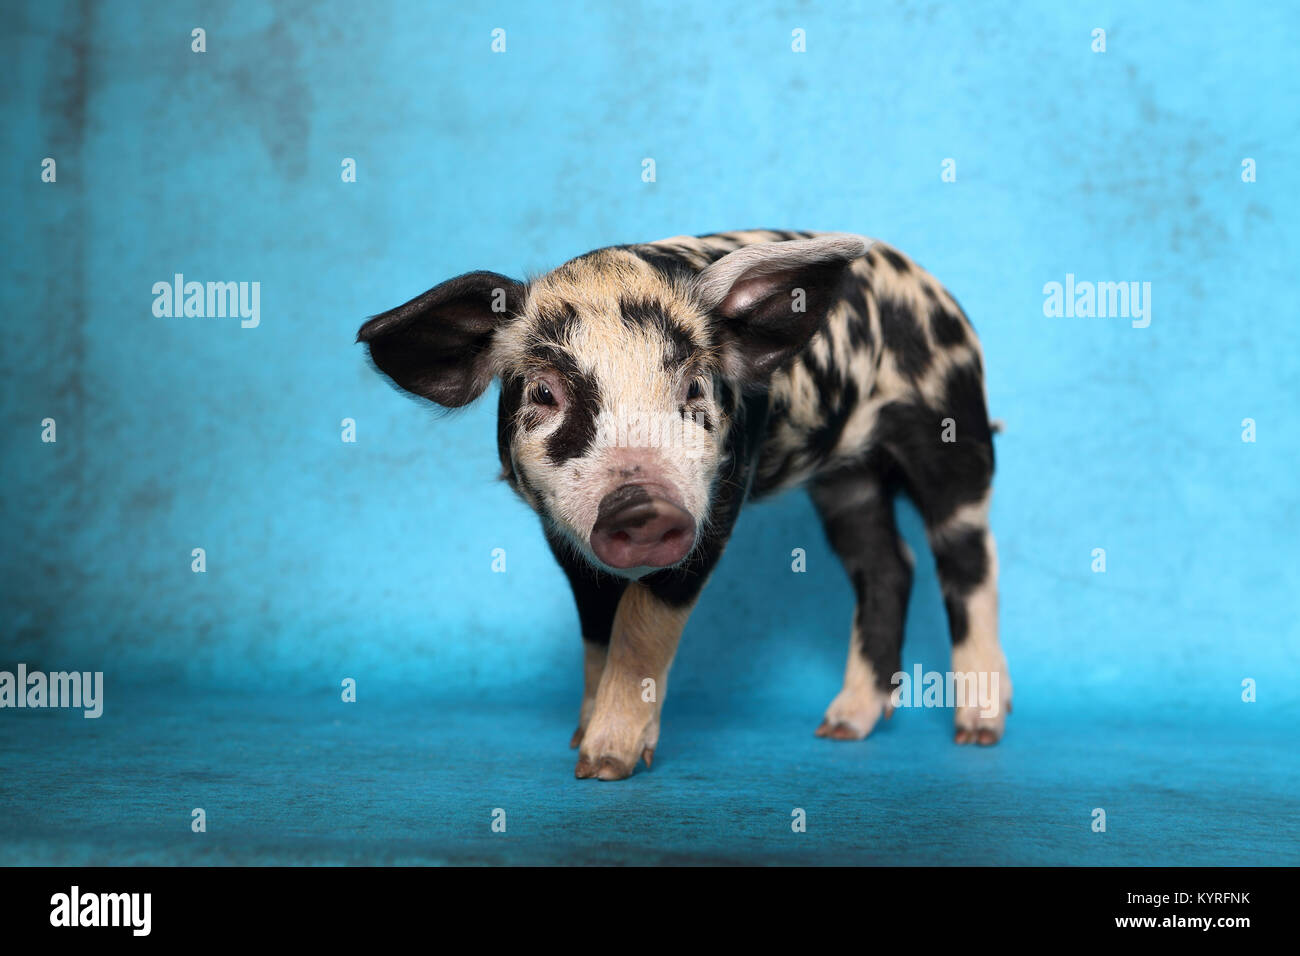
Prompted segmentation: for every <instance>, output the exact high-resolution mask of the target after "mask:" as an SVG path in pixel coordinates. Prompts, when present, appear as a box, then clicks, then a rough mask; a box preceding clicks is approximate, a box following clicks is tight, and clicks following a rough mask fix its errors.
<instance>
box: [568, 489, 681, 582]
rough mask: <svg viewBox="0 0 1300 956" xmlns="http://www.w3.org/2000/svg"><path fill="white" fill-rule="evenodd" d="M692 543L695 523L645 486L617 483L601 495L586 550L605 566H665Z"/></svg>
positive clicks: (656, 490)
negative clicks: (589, 548)
mask: <svg viewBox="0 0 1300 956" xmlns="http://www.w3.org/2000/svg"><path fill="white" fill-rule="evenodd" d="M694 544H695V519H694V518H692V517H691V516H690V515H689V514H688V513H687V512H686V510H685V509H683V508H682V507H681V506H680V505H678V504H677V503H676V502H674V501H672V500H670V499H669V498H668V496H667V495H666V494H665V493H663V492H662V491H660V490H659V489H657V488H653V487H651V486H648V485H623V486H622V487H619V488H616V489H614V490H613V491H611V492H610V493H609V494H607V495H606V496H605V497H604V498H603V499H601V502H600V510H599V511H598V512H597V516H596V525H595V527H593V528H592V529H591V550H592V551H594V552H595V553H596V557H597V558H599V559H600V560H601V561H603V562H604V563H605V564H606V565H608V566H609V567H611V568H620V569H625V568H666V567H668V566H670V565H673V564H676V563H677V562H678V561H680V560H681V559H682V558H684V557H686V555H687V554H689V553H690V550H691V547H692V546H693V545H694Z"/></svg>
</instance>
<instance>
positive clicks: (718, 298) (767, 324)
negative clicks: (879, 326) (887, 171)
mask: <svg viewBox="0 0 1300 956" xmlns="http://www.w3.org/2000/svg"><path fill="white" fill-rule="evenodd" d="M870 245H871V240H869V239H864V238H863V237H861V236H854V235H850V234H849V233H834V234H831V235H826V236H819V237H817V238H815V239H795V240H792V241H789V242H765V243H760V244H757V245H752V246H745V247H743V248H741V249H737V250H736V251H735V252H731V253H728V254H727V255H725V256H723V257H722V258H721V259H719V260H718V261H717V262H715V263H713V264H712V265H710V266H708V267H707V268H705V269H704V270H703V271H702V272H700V274H699V275H698V276H697V277H696V278H695V281H694V284H693V291H694V293H695V297H696V299H697V301H699V302H700V303H701V304H702V305H703V306H704V307H705V308H707V309H709V310H710V311H711V312H712V313H713V321H714V336H715V338H716V341H717V343H718V346H719V348H720V350H721V353H722V372H723V375H725V376H726V377H728V378H731V379H734V380H737V381H740V382H742V383H745V384H761V383H762V382H764V381H766V379H767V378H768V377H769V376H771V374H772V373H773V372H775V371H776V370H777V369H778V368H780V367H781V365H782V364H783V363H784V362H786V361H787V360H789V359H790V358H792V357H793V356H794V355H795V354H796V353H797V352H798V351H799V350H800V349H802V348H803V347H804V345H806V344H807V342H808V340H809V339H810V338H811V337H812V335H813V333H814V332H816V331H817V330H818V329H819V328H821V325H822V322H823V321H824V320H825V318H826V312H827V310H828V309H829V308H830V305H831V303H832V302H833V301H834V300H835V296H836V293H837V292H838V290H839V286H840V282H841V281H842V280H843V278H844V274H845V272H846V270H847V269H848V267H849V263H850V262H852V261H853V260H854V259H856V258H858V257H859V256H861V255H863V254H864V253H865V252H866V251H867V247H868V246H870Z"/></svg>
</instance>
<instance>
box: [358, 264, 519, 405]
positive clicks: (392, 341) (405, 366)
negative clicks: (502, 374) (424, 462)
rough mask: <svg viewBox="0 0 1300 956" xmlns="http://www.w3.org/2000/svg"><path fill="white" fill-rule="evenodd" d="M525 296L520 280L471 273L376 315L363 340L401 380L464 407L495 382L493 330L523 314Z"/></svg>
mask: <svg viewBox="0 0 1300 956" xmlns="http://www.w3.org/2000/svg"><path fill="white" fill-rule="evenodd" d="M523 298H524V287H523V284H522V283H520V282H516V281H515V280H514V279H508V278H506V277H505V276H503V275H497V274H496V273H495V272H468V273H466V274H465V275H463V276H457V277H456V278H455V279H448V280H447V281H446V282H444V283H443V284H442V285H439V286H435V287H434V288H432V289H430V290H429V291H428V292H426V293H424V294H423V295H420V296H417V297H415V298H414V299H412V300H411V301H410V302H407V303H406V304H405V305H399V306H398V307H397V308H395V309H392V310H390V311H388V312H385V313H384V314H383V315H377V316H375V317H374V318H373V319H371V320H370V321H369V322H367V323H366V324H365V325H363V326H361V331H359V332H358V333H357V341H358V342H364V343H366V345H367V346H368V347H369V349H370V357H371V359H373V360H374V363H375V366H376V367H377V368H378V369H379V371H381V372H383V373H384V374H385V375H387V376H388V377H389V378H390V379H392V380H393V382H394V383H395V384H396V385H398V386H399V387H401V388H404V389H406V391H408V392H412V393H414V394H416V395H419V396H421V397H423V398H427V399H429V400H431V401H434V402H437V403H438V404H439V405H445V406H447V407H448V408H459V407H460V406H461V405H466V404H468V403H469V402H472V401H473V400H474V399H476V398H478V396H479V395H481V394H482V393H483V390H484V389H485V388H487V386H488V383H489V382H490V381H492V363H491V358H490V350H491V346H492V336H493V334H494V333H495V332H496V330H497V328H498V327H499V326H500V325H501V324H502V323H503V322H505V321H507V320H508V319H509V318H510V317H511V316H513V315H515V314H517V313H518V311H519V309H520V307H521V306H522V304H523Z"/></svg>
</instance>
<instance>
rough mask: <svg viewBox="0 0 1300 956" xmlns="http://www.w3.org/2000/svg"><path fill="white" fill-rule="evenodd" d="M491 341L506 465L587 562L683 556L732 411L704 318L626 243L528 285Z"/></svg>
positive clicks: (647, 563) (663, 560)
mask: <svg viewBox="0 0 1300 956" xmlns="http://www.w3.org/2000/svg"><path fill="white" fill-rule="evenodd" d="M496 347H497V349H498V352H497V356H498V361H499V362H500V372H499V374H500V376H501V379H502V398H501V408H500V414H501V422H500V429H501V434H502V441H503V448H502V458H503V465H504V466H505V469H506V474H507V477H509V478H510V480H511V481H512V483H513V485H514V487H515V488H516V489H517V490H518V491H519V493H520V494H521V495H523V497H524V498H525V499H526V500H527V501H528V502H529V504H531V505H532V506H533V507H534V508H535V509H536V510H537V511H538V512H539V513H540V514H542V515H543V516H544V517H545V518H546V519H548V520H549V521H550V522H551V523H552V524H553V526H554V527H555V528H556V529H557V530H559V531H560V532H561V533H562V535H563V537H564V538H565V539H566V540H567V541H568V542H569V543H571V544H572V545H573V546H574V547H575V548H577V549H578V550H579V551H581V552H582V553H583V554H584V555H585V556H586V557H587V558H588V559H589V560H591V561H592V562H593V563H595V564H597V565H599V566H601V567H603V568H605V569H607V570H611V571H615V572H617V573H620V574H624V575H627V576H636V575H638V574H642V573H645V572H646V571H648V570H652V569H655V568H664V567H670V566H672V565H675V564H678V563H680V562H681V561H682V560H684V559H685V558H686V557H687V555H689V554H690V552H691V549H692V547H693V546H694V544H695V541H696V539H697V536H698V534H699V530H700V529H701V528H702V527H703V526H704V525H705V524H706V523H707V521H708V518H709V500H710V497H711V494H712V491H713V484H714V481H715V478H716V476H717V473H718V463H719V458H720V455H721V453H722V447H723V446H722V440H723V438H724V437H725V434H726V431H727V427H728V425H729V416H730V413H731V409H730V408H728V407H725V406H724V403H723V401H722V399H723V397H724V394H725V390H724V389H723V388H721V387H720V376H719V362H718V356H717V352H716V350H715V349H714V344H713V336H712V333H711V329H710V324H709V316H708V315H707V314H706V313H704V312H702V311H701V310H700V309H699V308H698V306H697V305H696V304H695V303H694V302H693V301H692V299H691V298H690V297H689V296H688V295H685V294H682V293H681V292H680V291H679V290H677V289H675V288H674V287H673V286H671V285H670V284H669V283H668V282H666V281H665V280H664V279H662V278H660V277H659V276H658V275H657V274H656V273H654V272H653V270H651V269H649V268H648V267H646V266H644V264H643V263H640V262H639V261H638V260H636V259H635V258H634V257H632V256H630V255H628V254H627V253H620V252H614V251H610V252H605V253H599V254H596V255H594V256H591V257H587V258H586V259H584V260H579V261H578V262H576V263H572V264H570V265H569V266H567V267H562V268H561V269H558V270H556V271H555V272H553V273H551V274H550V275H548V276H545V277H543V278H542V279H540V280H538V281H536V282H535V283H533V284H532V285H531V286H530V288H529V290H528V294H527V297H526V300H525V303H524V307H523V309H522V310H521V314H520V315H519V316H518V317H517V319H516V320H515V321H513V322H511V323H510V324H509V326H508V327H506V328H503V329H502V331H501V333H500V335H499V338H498V341H497V344H496Z"/></svg>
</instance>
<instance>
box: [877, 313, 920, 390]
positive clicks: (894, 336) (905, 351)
mask: <svg viewBox="0 0 1300 956" xmlns="http://www.w3.org/2000/svg"><path fill="white" fill-rule="evenodd" d="M876 306H877V308H878V309H879V310H880V332H881V335H882V336H883V337H884V340H885V348H887V349H889V351H890V353H891V354H892V355H893V356H894V363H895V364H896V365H897V366H898V370H899V371H900V372H901V373H902V374H903V375H905V376H906V377H907V378H909V379H911V380H912V381H914V382H915V381H916V380H917V379H919V378H920V377H921V376H922V375H924V374H925V370H926V369H927V368H929V366H930V345H929V343H928V342H926V340H925V333H924V332H922V330H921V324H920V322H919V321H918V320H917V316H916V313H915V312H913V311H912V310H911V309H910V308H909V307H908V306H907V304H906V303H903V302H900V301H899V300H898V299H895V298H892V297H890V296H878V297H877V299H876Z"/></svg>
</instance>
